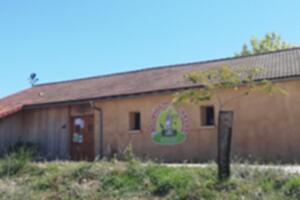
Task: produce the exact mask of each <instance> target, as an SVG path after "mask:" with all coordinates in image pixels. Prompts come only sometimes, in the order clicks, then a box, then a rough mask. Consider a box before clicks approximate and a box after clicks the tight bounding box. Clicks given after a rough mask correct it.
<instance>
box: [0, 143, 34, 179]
mask: <svg viewBox="0 0 300 200" xmlns="http://www.w3.org/2000/svg"><path fill="white" fill-rule="evenodd" d="M34 154H35V152H34V150H33V149H30V148H28V147H26V146H21V147H19V148H16V149H14V150H13V151H10V152H9V153H8V154H6V155H5V156H4V158H3V159H1V160H0V177H3V176H7V177H9V176H12V175H16V174H17V173H18V172H20V171H21V170H22V169H24V168H25V167H26V166H27V165H28V164H29V163H30V162H31V161H32V160H33V158H34Z"/></svg>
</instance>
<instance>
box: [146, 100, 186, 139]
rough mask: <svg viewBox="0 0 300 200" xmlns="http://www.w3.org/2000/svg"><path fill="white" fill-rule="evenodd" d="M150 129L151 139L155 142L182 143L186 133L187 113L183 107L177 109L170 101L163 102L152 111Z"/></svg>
mask: <svg viewBox="0 0 300 200" xmlns="http://www.w3.org/2000/svg"><path fill="white" fill-rule="evenodd" d="M152 129H153V130H152V139H153V141H154V142H155V143H157V144H162V145H175V144H180V143H183V142H184V141H185V140H186V138H187V133H188V119H187V114H186V112H185V111H184V109H183V108H180V109H178V110H177V109H176V108H175V107H174V106H173V105H171V104H170V103H163V104H161V105H159V106H158V107H157V108H156V109H155V111H154V112H153V116H152Z"/></svg>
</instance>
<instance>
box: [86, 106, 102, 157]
mask: <svg viewBox="0 0 300 200" xmlns="http://www.w3.org/2000/svg"><path fill="white" fill-rule="evenodd" d="M89 103H90V106H91V107H92V108H93V109H95V110H97V111H99V112H100V116H99V117H100V122H99V123H100V124H99V125H100V138H99V139H100V157H99V158H100V159H102V158H103V145H104V142H103V111H102V109H101V108H99V107H97V106H96V104H95V102H94V101H90V102H89ZM97 156H98V155H97Z"/></svg>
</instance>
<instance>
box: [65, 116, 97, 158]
mask: <svg viewBox="0 0 300 200" xmlns="http://www.w3.org/2000/svg"><path fill="white" fill-rule="evenodd" d="M85 117H92V118H93V126H94V128H93V129H94V131H93V157H94V159H95V158H96V148H95V147H96V143H95V136H96V134H95V133H96V131H95V130H96V129H95V115H94V114H85V115H74V116H72V115H69V119H70V123H69V127H70V131H69V136H70V148H69V150H70V160H72V161H76V160H75V159H74V156H73V133H74V119H75V118H85Z"/></svg>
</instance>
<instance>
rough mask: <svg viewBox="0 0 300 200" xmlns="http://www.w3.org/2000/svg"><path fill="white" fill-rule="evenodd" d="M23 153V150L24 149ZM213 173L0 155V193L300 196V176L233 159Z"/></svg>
mask: <svg viewBox="0 0 300 200" xmlns="http://www.w3.org/2000/svg"><path fill="white" fill-rule="evenodd" d="M24 154H25V155H24ZM232 171H233V174H232V178H231V179H230V180H228V181H223V182H220V181H218V180H217V179H216V176H217V175H216V173H217V171H216V166H215V165H214V164H210V165H207V166H206V167H179V166H178V167H176V166H172V167H170V166H166V165H164V164H158V163H153V162H143V163H142V162H139V161H137V160H135V159H127V160H126V161H122V162H121V161H118V160H116V159H113V160H111V161H99V162H93V163H88V162H77V163H76V162H32V161H30V158H28V157H27V155H26V153H23V155H20V154H10V155H9V156H6V157H4V158H3V159H1V160H0V199H15V200H19V199H20V200H23V199H26V200H27V199H29V200H30V199H37V200H41V199H89V200H90V199H91V200H93V199H108V200H110V199H130V200H134V199H149V200H150V199H170V200H200V199H208V200H215V199H217V200H226V199H228V200H235V199H236V200H244V199H245V200H247V199H249V200H250V199H251V200H255V199H257V200H260V199H263V200H265V199H266V200H268V199H272V200H277V199H278V200H285V199H289V200H290V199H292V200H293V199H295V200H296V199H300V176H299V175H297V174H288V173H287V172H284V171H281V170H275V169H273V170H272V169H256V168H252V167H247V166H243V167H241V166H240V165H235V166H234V167H233V170H232Z"/></svg>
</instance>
